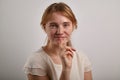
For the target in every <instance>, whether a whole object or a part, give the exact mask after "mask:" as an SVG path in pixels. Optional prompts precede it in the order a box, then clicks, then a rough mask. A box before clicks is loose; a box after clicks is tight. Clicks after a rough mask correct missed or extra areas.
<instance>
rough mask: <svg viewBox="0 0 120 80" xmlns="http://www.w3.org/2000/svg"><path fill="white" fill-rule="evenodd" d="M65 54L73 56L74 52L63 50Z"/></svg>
mask: <svg viewBox="0 0 120 80" xmlns="http://www.w3.org/2000/svg"><path fill="white" fill-rule="evenodd" d="M65 55H70V56H71V57H73V55H74V54H73V52H71V51H66V52H65Z"/></svg>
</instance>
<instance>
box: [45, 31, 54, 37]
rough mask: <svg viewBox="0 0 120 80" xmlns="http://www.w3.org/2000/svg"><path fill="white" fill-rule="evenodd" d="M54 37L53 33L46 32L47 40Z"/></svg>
mask: <svg viewBox="0 0 120 80" xmlns="http://www.w3.org/2000/svg"><path fill="white" fill-rule="evenodd" d="M54 35H55V31H48V32H47V36H48V37H49V38H53V37H54Z"/></svg>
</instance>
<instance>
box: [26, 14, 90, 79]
mask: <svg viewBox="0 0 120 80" xmlns="http://www.w3.org/2000/svg"><path fill="white" fill-rule="evenodd" d="M73 26H74V25H73V24H72V22H71V21H70V20H69V19H68V18H66V17H65V16H63V15H62V14H61V13H59V12H55V13H53V14H52V17H51V19H50V20H49V21H48V22H47V23H46V25H45V27H44V30H45V32H46V34H47V36H48V39H49V43H47V45H46V46H45V47H44V50H45V51H46V52H47V53H48V55H49V56H50V57H51V58H52V60H53V62H54V63H56V64H62V67H63V68H62V73H61V76H60V80H70V71H71V66H72V58H73V55H74V54H73V52H74V51H75V49H73V48H72V47H70V46H67V45H66V43H67V42H68V41H69V40H70V37H71V34H72V31H73V30H74V27H73ZM84 77H85V79H84V80H92V74H91V71H89V72H85V75H84ZM28 79H29V80H49V78H48V76H35V75H31V74H28Z"/></svg>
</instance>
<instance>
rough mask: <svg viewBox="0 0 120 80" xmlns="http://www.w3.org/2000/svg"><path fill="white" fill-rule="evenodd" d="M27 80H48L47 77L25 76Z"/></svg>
mask: <svg viewBox="0 0 120 80" xmlns="http://www.w3.org/2000/svg"><path fill="white" fill-rule="evenodd" d="M27 77H28V80H49V78H48V76H37V75H31V74H28V75H27Z"/></svg>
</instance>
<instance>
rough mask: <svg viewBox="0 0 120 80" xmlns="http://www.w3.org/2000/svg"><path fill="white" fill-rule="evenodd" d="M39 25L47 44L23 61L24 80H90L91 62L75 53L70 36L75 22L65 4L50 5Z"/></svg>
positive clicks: (75, 24)
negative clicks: (24, 62)
mask: <svg viewBox="0 0 120 80" xmlns="http://www.w3.org/2000/svg"><path fill="white" fill-rule="evenodd" d="M41 25H42V28H43V29H44V31H45V32H46V34H47V37H48V41H47V44H46V45H45V46H42V47H41V48H40V49H39V50H38V51H37V52H35V53H33V54H32V55H31V56H30V57H29V58H28V60H27V62H26V64H25V66H24V68H25V69H24V70H25V73H26V74H27V76H28V80H92V73H91V63H90V61H89V60H88V58H87V57H86V56H85V55H84V54H82V53H80V52H78V51H77V50H75V49H74V48H73V47H72V44H71V40H70V38H71V34H72V32H73V31H74V29H76V28H77V20H76V18H75V16H74V14H73V12H72V10H71V9H70V7H69V6H68V5H67V4H65V3H62V2H60V3H53V4H51V5H50V6H48V8H47V9H46V10H45V12H44V14H43V16H42V20H41Z"/></svg>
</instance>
